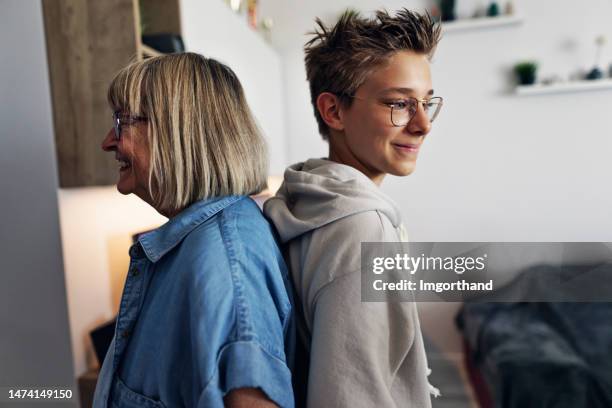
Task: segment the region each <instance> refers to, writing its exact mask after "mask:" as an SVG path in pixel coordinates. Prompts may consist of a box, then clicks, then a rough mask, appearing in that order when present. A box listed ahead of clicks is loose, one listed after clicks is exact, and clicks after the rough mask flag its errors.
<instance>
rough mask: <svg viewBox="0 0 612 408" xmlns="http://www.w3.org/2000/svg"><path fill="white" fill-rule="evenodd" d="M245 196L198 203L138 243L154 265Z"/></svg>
mask: <svg viewBox="0 0 612 408" xmlns="http://www.w3.org/2000/svg"><path fill="white" fill-rule="evenodd" d="M242 198H244V196H225V197H214V198H209V199H207V200H202V201H197V202H195V203H193V204H192V205H190V206H189V207H187V208H186V209H184V210H183V211H181V212H180V213H179V214H177V215H175V216H174V217H172V218H171V219H170V220H168V222H166V223H165V224H164V225H162V226H161V227H159V228H157V229H156V230H154V231H151V232H147V233H145V234H142V235H141V236H140V237H139V238H138V242H139V243H140V245H141V246H142V249H143V250H144V253H145V255H146V256H147V258H149V260H150V261H151V262H153V263H155V262H157V261H159V259H160V258H161V257H163V256H164V255H165V254H167V253H168V252H169V251H170V250H171V249H172V248H174V247H175V246H176V245H178V244H179V242H181V241H182V240H183V238H185V237H186V236H187V234H189V233H190V232H191V231H193V230H194V229H195V228H196V227H197V226H198V225H200V224H202V223H203V222H205V221H206V220H208V219H209V218H210V217H212V216H213V215H215V214H217V213H218V212H219V211H221V210H223V209H224V208H226V207H228V206H230V205H231V204H233V203H235V202H236V201H238V200H240V199H242Z"/></svg>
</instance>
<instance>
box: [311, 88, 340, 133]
mask: <svg viewBox="0 0 612 408" xmlns="http://www.w3.org/2000/svg"><path fill="white" fill-rule="evenodd" d="M317 109H318V110H319V114H320V115H321V118H322V119H323V121H324V122H325V123H326V124H327V126H329V128H330V129H334V130H339V131H340V130H344V123H343V121H342V114H341V112H340V98H338V96H336V95H334V94H333V93H330V92H322V93H320V94H319V96H317Z"/></svg>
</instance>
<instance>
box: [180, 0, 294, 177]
mask: <svg viewBox="0 0 612 408" xmlns="http://www.w3.org/2000/svg"><path fill="white" fill-rule="evenodd" d="M180 6H181V7H180V12H181V30H182V32H183V39H184V41H185V47H186V48H187V50H188V51H193V52H197V53H200V54H203V55H205V56H207V57H212V58H215V59H217V60H219V61H221V62H223V63H225V64H227V65H229V67H230V68H231V69H232V70H233V71H234V72H235V73H236V75H237V76H238V78H239V79H240V82H241V83H242V86H243V88H244V91H245V94H246V98H247V101H248V103H249V105H250V107H251V109H252V111H253V114H254V115H255V118H256V119H257V120H258V122H259V125H260V126H261V129H262V130H263V133H264V136H265V137H266V140H267V142H268V147H269V154H270V174H272V175H282V172H283V170H284V168H285V167H286V165H287V164H288V163H287V162H286V157H287V154H286V145H285V140H286V135H285V120H284V115H283V112H284V107H283V103H282V96H283V94H282V74H281V60H280V57H279V55H278V54H277V52H276V51H275V50H274V49H273V48H272V47H270V46H269V45H268V44H267V43H266V42H265V41H264V39H263V37H262V36H261V35H259V34H257V33H256V32H255V31H253V30H251V29H250V28H249V26H248V25H247V24H246V20H245V17H244V15H242V16H239V15H237V14H236V13H234V12H232V11H231V10H230V8H229V7H228V6H227V5H226V4H225V2H224V1H221V0H214V1H211V0H181V4H180Z"/></svg>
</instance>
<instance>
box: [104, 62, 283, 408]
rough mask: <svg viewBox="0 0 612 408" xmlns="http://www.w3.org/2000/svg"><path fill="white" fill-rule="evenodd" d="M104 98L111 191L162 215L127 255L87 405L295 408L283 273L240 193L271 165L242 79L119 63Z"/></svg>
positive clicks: (257, 215) (252, 189)
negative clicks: (109, 122)
mask: <svg viewBox="0 0 612 408" xmlns="http://www.w3.org/2000/svg"><path fill="white" fill-rule="evenodd" d="M108 99H109V103H110V105H111V107H112V109H113V112H114V115H113V119H114V128H113V129H111V130H110V131H109V133H108V134H107V135H106V138H105V139H104V142H103V144H102V148H103V149H104V151H107V152H109V153H111V154H113V155H114V156H115V158H116V159H117V161H118V162H119V165H120V168H119V180H118V182H117V189H118V190H119V191H120V192H121V193H122V194H131V193H133V194H136V195H137V196H138V197H140V198H141V199H142V200H144V201H146V202H147V203H149V204H150V205H151V206H152V207H153V208H155V209H156V210H157V211H158V212H159V213H161V214H163V215H165V216H167V217H168V218H169V220H168V222H167V223H166V224H164V225H163V226H161V227H160V228H158V229H156V230H154V231H152V232H149V233H147V234H144V235H142V236H140V237H139V239H138V241H137V242H136V243H135V244H134V245H133V246H132V247H131V248H130V252H129V253H130V258H131V262H130V267H129V272H128V275H127V279H126V282H125V288H124V291H123V297H122V299H121V304H120V310H119V315H118V318H117V325H116V329H115V337H114V339H113V342H112V344H111V347H110V348H109V351H108V353H107V355H106V359H105V360H104V363H103V365H102V369H101V372H100V377H99V380H98V384H97V388H96V393H95V401H94V406H95V407H106V406H111V407H132V406H133V407H143V406H145V407H163V406H168V407H178V406H188V407H195V406H198V407H217V406H223V405H224V404H225V405H226V406H236V407H240V406H245V405H246V406H257V407H260V406H261V407H268V406H276V405H279V406H283V407H291V406H293V404H294V401H293V393H292V387H291V373H290V370H289V366H290V362H291V359H292V351H291V350H290V347H289V346H290V345H291V339H290V337H291V335H292V331H291V329H290V328H291V327H292V324H293V320H292V319H293V318H292V310H291V304H290V301H289V296H288V293H287V288H288V286H286V284H287V279H286V277H287V275H286V273H287V272H286V267H285V265H284V263H283V259H282V255H281V253H280V251H279V249H278V247H277V245H276V242H275V240H274V237H273V234H272V230H271V228H270V225H269V224H268V223H267V222H266V220H265V219H264V218H263V216H262V214H261V211H260V210H259V208H258V207H257V205H256V204H255V203H254V202H253V201H252V200H251V199H249V198H248V197H247V196H248V195H250V194H254V193H257V192H259V191H261V190H262V189H263V188H264V186H265V183H266V167H267V160H266V149H265V144H264V141H263V139H262V137H261V135H260V134H259V131H258V130H257V126H256V125H255V123H254V120H253V118H252V116H251V113H250V110H249V108H248V105H247V103H246V100H245V97H244V94H243V90H242V87H241V85H240V82H239V81H238V79H237V78H236V76H235V75H234V73H233V72H232V71H231V70H230V69H229V68H228V67H227V66H225V65H223V64H221V63H219V62H217V61H215V60H213V59H209V58H204V57H202V56H201V55H197V54H192V53H186V54H175V55H169V56H162V57H156V58H152V59H149V60H146V61H142V62H136V63H134V64H132V65H129V66H128V67H126V68H124V69H123V70H122V71H120V72H119V73H118V74H117V76H116V77H115V78H114V80H113V81H112V83H111V85H110V88H109V92H108ZM111 214H112V213H111ZM285 345H287V347H286V346H285Z"/></svg>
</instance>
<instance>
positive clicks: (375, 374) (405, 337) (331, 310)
mask: <svg viewBox="0 0 612 408" xmlns="http://www.w3.org/2000/svg"><path fill="white" fill-rule="evenodd" d="M372 215H374V216H375V217H378V215H376V213H375V212H372V213H370V214H369V215H367V216H366V215H365V214H363V215H362V216H361V217H356V218H357V219H359V221H361V222H359V223H358V225H359V226H360V228H363V227H364V226H367V225H369V227H370V228H377V229H379V230H380V229H382V225H380V224H379V225H378V226H375V225H373V224H372V221H373V220H372V218H371V216H372ZM355 221H356V220H345V222H343V223H340V224H339V225H336V226H332V225H330V226H329V227H328V228H326V229H327V231H324V230H322V231H320V234H318V236H317V237H313V239H322V238H324V237H323V235H325V241H326V242H328V243H329V242H339V241H338V240H340V242H343V245H340V246H339V249H340V251H339V252H336V251H334V253H335V257H334V258H336V259H344V261H345V262H346V263H345V265H346V266H347V268H346V269H344V270H340V267H339V264H338V263H335V265H334V266H333V268H334V269H335V271H334V272H333V273H332V275H333V278H332V279H331V280H330V281H329V282H328V283H327V284H325V285H324V286H321V287H320V289H319V290H318V291H317V293H316V295H315V296H314V298H313V299H312V302H311V304H310V307H311V309H310V313H311V317H312V323H311V324H312V326H311V327H312V331H311V334H312V341H311V349H310V351H311V353H310V372H309V383H308V399H307V401H308V406H309V407H396V406H410V407H430V406H431V400H430V398H429V388H428V382H427V362H426V357H425V351H424V347H423V342H422V336H421V333H420V328H419V322H418V316H417V311H416V305H415V304H414V303H397V302H378V303H376V302H361V271H360V270H359V264H360V260H359V253H360V243H361V241H362V240H363V241H367V240H368V239H364V238H363V235H361V236H360V234H355V231H353V230H352V228H351V227H350V224H353V225H354V222H355ZM330 227H331V228H330ZM378 234H380V232H378V233H377V234H375V235H378ZM365 235H372V232H370V234H365ZM366 238H367V237H366ZM370 238H371V237H370ZM380 238H384V237H379V239H376V240H383V239H380ZM369 240H372V241H373V240H374V239H369ZM349 251H350V252H349ZM328 252H329V251H328ZM319 259H325V257H321V258H319ZM329 267H330V265H329V264H328V263H325V262H324V263H318V265H317V267H316V268H317V269H319V274H321V273H324V272H323V271H322V269H325V268H329Z"/></svg>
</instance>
